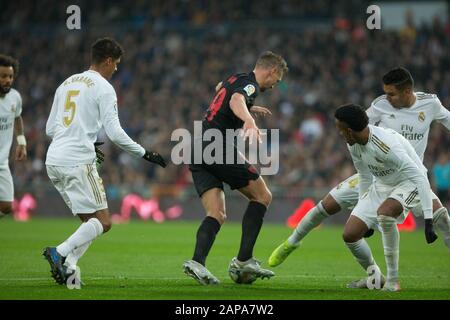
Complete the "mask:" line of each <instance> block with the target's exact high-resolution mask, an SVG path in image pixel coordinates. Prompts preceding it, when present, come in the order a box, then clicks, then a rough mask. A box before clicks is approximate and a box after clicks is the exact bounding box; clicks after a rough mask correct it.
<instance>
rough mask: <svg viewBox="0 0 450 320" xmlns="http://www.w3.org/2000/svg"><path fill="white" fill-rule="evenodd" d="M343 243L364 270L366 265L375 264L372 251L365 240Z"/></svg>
mask: <svg viewBox="0 0 450 320" xmlns="http://www.w3.org/2000/svg"><path fill="white" fill-rule="evenodd" d="M345 244H346V245H347V248H349V249H350V251H351V253H352V254H353V256H354V257H355V259H356V261H358V263H359V264H360V265H361V267H363V269H364V271H367V268H368V267H370V266H373V265H376V263H375V260H374V258H373V256H372V251H371V250H370V247H369V245H368V244H367V242H366V240H364V239H360V240H358V241H356V242H346V243H345Z"/></svg>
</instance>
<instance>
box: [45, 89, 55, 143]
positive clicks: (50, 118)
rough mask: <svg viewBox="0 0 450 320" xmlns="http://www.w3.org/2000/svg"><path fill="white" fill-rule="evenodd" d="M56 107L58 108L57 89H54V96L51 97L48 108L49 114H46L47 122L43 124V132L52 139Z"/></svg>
mask: <svg viewBox="0 0 450 320" xmlns="http://www.w3.org/2000/svg"><path fill="white" fill-rule="evenodd" d="M57 108H58V90H56V92H55V97H54V98H53V104H52V108H51V110H50V115H49V116H48V119H47V124H46V126H45V133H46V134H47V136H48V137H50V138H51V139H53V136H54V135H55V129H56V114H57V113H58V110H57Z"/></svg>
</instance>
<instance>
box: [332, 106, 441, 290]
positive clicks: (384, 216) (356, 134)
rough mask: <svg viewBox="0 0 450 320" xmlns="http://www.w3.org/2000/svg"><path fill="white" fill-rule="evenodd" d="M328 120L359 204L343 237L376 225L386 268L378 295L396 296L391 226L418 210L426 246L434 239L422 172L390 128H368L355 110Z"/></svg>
mask: <svg viewBox="0 0 450 320" xmlns="http://www.w3.org/2000/svg"><path fill="white" fill-rule="evenodd" d="M334 117H335V120H336V127H337V129H338V130H339V134H340V135H341V136H342V137H344V139H345V140H346V142H347V146H348V149H349V150H350V154H351V156H352V160H353V163H354V165H355V168H356V169H357V171H358V173H359V178H360V181H359V201H358V203H357V204H356V206H355V208H353V210H352V213H351V215H350V217H349V219H348V220H347V223H346V224H345V228H344V238H345V235H346V234H349V235H351V236H353V237H355V238H357V239H358V240H359V239H362V238H363V236H364V234H365V233H367V231H368V230H369V229H370V228H372V229H373V228H375V227H376V226H377V225H379V226H380V227H381V229H382V239H383V247H384V256H385V259H386V266H387V279H386V283H385V284H384V286H383V290H385V291H399V290H400V282H399V279H398V258H399V232H398V228H397V223H402V222H403V221H404V219H405V218H406V215H407V214H408V211H409V210H411V209H412V208H415V207H417V206H418V205H420V206H421V209H422V212H423V216H424V218H425V238H426V241H427V243H433V242H434V241H435V240H436V239H437V235H436V234H435V232H434V228H433V204H432V197H431V194H432V193H431V191H430V190H431V187H430V183H429V182H428V178H427V169H426V168H425V167H424V165H423V164H422V161H421V159H420V158H419V156H418V155H417V153H416V151H415V150H414V148H413V147H412V146H411V144H410V143H409V142H408V140H406V139H405V138H404V137H403V136H402V135H401V134H399V133H398V132H396V131H394V130H392V129H385V128H381V127H376V126H373V125H369V119H368V117H367V114H366V113H365V112H364V110H363V109H362V108H361V107H360V106H357V105H353V104H349V105H344V106H341V107H339V108H338V109H337V110H336V112H335V115H334ZM372 259H373V258H372Z"/></svg>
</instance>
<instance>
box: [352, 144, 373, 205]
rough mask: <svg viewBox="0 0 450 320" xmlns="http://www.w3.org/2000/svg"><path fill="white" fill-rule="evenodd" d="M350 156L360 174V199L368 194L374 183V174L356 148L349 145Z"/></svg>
mask: <svg viewBox="0 0 450 320" xmlns="http://www.w3.org/2000/svg"><path fill="white" fill-rule="evenodd" d="M347 147H348V149H349V151H350V155H351V156H352V160H353V164H354V166H355V168H356V171H358V174H359V199H361V197H362V196H363V195H364V194H365V193H366V192H367V190H368V189H369V187H370V185H371V184H372V182H373V176H372V173H371V172H370V171H369V168H367V166H366V164H365V163H364V162H363V161H362V159H361V155H359V154H358V152H357V151H356V150H355V148H354V147H351V146H349V145H347Z"/></svg>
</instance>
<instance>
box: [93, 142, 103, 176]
mask: <svg viewBox="0 0 450 320" xmlns="http://www.w3.org/2000/svg"><path fill="white" fill-rule="evenodd" d="M102 144H104V142H95V143H94V148H95V155H96V158H95V162H96V163H97V169H99V168H100V165H101V164H102V163H103V161H105V154H104V153H103V151H102V150H100V148H98V147H99V146H101V145H102Z"/></svg>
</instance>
